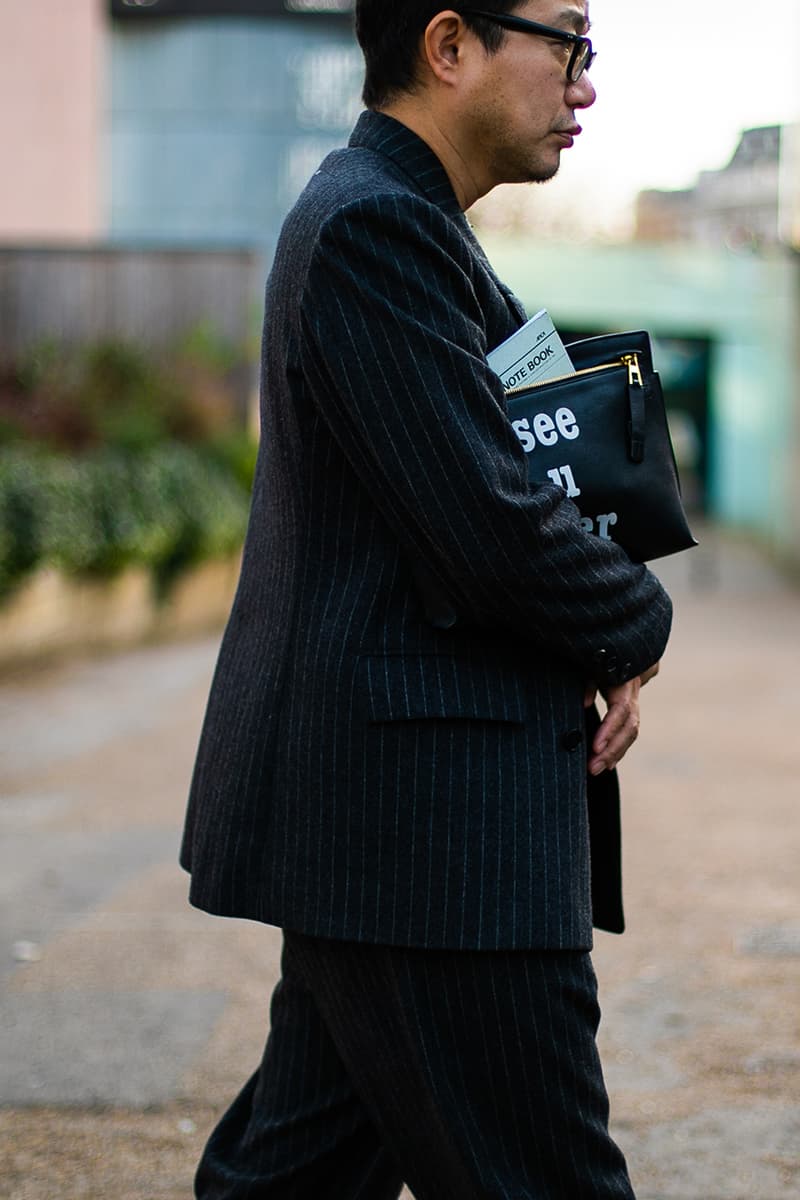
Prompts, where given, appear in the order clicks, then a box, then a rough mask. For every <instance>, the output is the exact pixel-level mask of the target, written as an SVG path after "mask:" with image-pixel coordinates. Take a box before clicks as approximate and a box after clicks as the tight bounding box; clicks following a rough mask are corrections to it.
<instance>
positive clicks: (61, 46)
mask: <svg viewBox="0 0 800 1200" xmlns="http://www.w3.org/2000/svg"><path fill="white" fill-rule="evenodd" d="M105 44H106V26H105V0H0V148H2V149H1V151H0V152H1V153H2V168H1V169H0V179H1V180H2V182H0V241H2V242H6V243H8V242H20V241H37V240H47V241H51V240H69V241H81V240H86V239H90V238H93V237H96V236H97V235H98V234H99V233H101V231H102V224H103V214H102V197H101V194H100V192H101V177H102V176H101V164H100V161H99V155H100V133H101V122H102V116H103V111H104V108H105V102H104V96H103V90H102V89H103V65H104V64H103V58H104V49H105Z"/></svg>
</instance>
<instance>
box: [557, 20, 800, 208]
mask: <svg viewBox="0 0 800 1200" xmlns="http://www.w3.org/2000/svg"><path fill="white" fill-rule="evenodd" d="M590 17H591V20H592V33H591V36H592V40H593V42H594V45H595V49H596V50H597V52H598V57H597V61H596V62H595V64H594V66H593V67H592V81H593V83H594V85H595V87H596V89H597V97H598V98H597V103H596V104H595V105H594V107H593V108H591V109H589V110H587V111H585V112H584V113H582V114H580V115H579V118H578V119H579V120H580V122H581V124H582V125H583V127H584V133H583V135H582V136H581V138H579V140H578V142H577V143H576V145H575V147H574V148H573V149H572V150H570V151H568V152H567V153H566V154H564V155H563V156H562V164H563V165H562V168H561V171H560V173H559V176H558V178H557V179H556V180H554V181H553V182H552V183H550V184H548V185H547V186H546V187H545V188H542V189H537V190H539V191H540V194H541V199H539V198H537V200H536V203H540V202H542V201H544V202H545V203H546V204H547V206H548V207H549V206H550V205H553V204H557V203H558V202H559V200H560V198H564V199H565V200H566V198H567V197H569V201H568V203H569V207H570V208H575V209H576V210H579V211H580V215H581V217H582V218H583V219H584V220H586V221H587V222H588V223H592V224H594V223H595V222H597V223H599V224H614V223H615V221H616V220H618V219H619V218H620V217H621V216H622V215H624V214H625V213H626V211H627V206H628V204H629V202H630V200H631V199H632V197H633V196H634V195H635V193H636V192H637V191H639V190H640V189H642V188H647V187H657V188H675V187H686V186H689V185H691V184H692V183H693V182H694V180H695V178H696V176H697V174H698V172H699V171H701V170H704V169H716V168H718V167H722V166H724V165H725V163H726V162H727V161H728V160H729V158H730V156H731V154H732V152H733V150H734V149H735V146H736V143H737V141H738V134H739V131H740V130H742V129H745V128H750V127H752V126H756V125H771V124H783V123H786V122H790V121H798V120H800V57H799V55H800V0H767V3H765V4H764V5H763V7H762V6H761V5H760V4H756V3H753V0H713V2H711V0H590ZM578 196H581V197H582V199H581V202H580V205H578V203H577V198H578Z"/></svg>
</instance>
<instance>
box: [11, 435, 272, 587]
mask: <svg viewBox="0 0 800 1200" xmlns="http://www.w3.org/2000/svg"><path fill="white" fill-rule="evenodd" d="M252 455H253V447H252V444H251V442H250V441H249V440H247V439H242V438H241V437H237V436H236V435H231V437H229V438H228V439H223V440H221V441H218V442H217V443H214V444H212V445H208V446H206V447H200V448H198V447H190V446H186V445H181V444H179V443H177V442H165V443H163V444H161V445H158V446H153V447H151V448H149V449H146V450H140V451H139V452H138V453H130V452H125V451H123V450H120V449H110V448H104V449H99V450H96V451H92V452H90V453H87V454H83V455H79V456H69V455H64V454H57V453H53V452H52V451H49V450H46V449H43V448H41V447H39V448H36V447H31V446H25V445H22V444H21V443H19V442H13V443H11V444H10V445H6V446H5V447H3V448H2V449H0V597H2V596H3V595H6V594H8V592H9V591H11V589H12V588H13V587H14V586H15V585H16V584H17V583H19V582H20V580H21V579H23V578H24V576H25V575H26V574H27V573H28V572H30V571H31V570H33V569H34V568H36V567H38V566H43V565H52V566H56V567H59V568H60V569H61V570H62V571H64V572H65V573H66V574H68V575H75V574H84V575H86V574H88V575H100V576H103V575H105V576H109V575H113V574H115V573H116V572H118V571H120V570H121V569H122V568H123V567H126V566H128V565H131V564H140V565H145V566H147V567H149V568H151V570H152V571H153V574H154V577H155V580H156V583H157V584H158V585H159V586H160V587H162V588H163V587H166V586H167V585H168V583H169V582H170V580H171V579H172V578H173V577H174V575H175V574H176V573H177V572H179V571H180V570H182V569H183V568H185V567H186V566H189V565H191V564H192V563H196V562H199V561H202V560H204V559H209V558H218V557H223V556H225V555H228V554H231V553H233V552H235V551H236V550H237V549H238V548H239V547H240V546H241V543H242V539H243V536H244V531H245V527H246V523H247V512H248V507H249V496H248V483H249V479H250V477H251V468H252Z"/></svg>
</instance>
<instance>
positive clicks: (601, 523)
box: [597, 512, 617, 542]
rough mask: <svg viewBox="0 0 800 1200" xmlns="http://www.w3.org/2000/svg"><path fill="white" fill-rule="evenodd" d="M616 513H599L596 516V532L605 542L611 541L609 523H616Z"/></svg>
mask: <svg viewBox="0 0 800 1200" xmlns="http://www.w3.org/2000/svg"><path fill="white" fill-rule="evenodd" d="M616 523H617V514H616V513H613V512H612V513H601V514H600V516H599V517H598V518H597V532H598V534H599V536H600V537H601V538H605V540H606V541H607V542H610V541H611V534H610V533H609V532H608V527H609V525H616Z"/></svg>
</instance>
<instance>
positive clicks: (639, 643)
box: [300, 195, 671, 683]
mask: <svg viewBox="0 0 800 1200" xmlns="http://www.w3.org/2000/svg"><path fill="white" fill-rule="evenodd" d="M476 269H477V267H476V264H475V261H474V259H473V258H472V256H471V254H470V253H469V252H468V250H467V248H466V245H465V242H464V238H463V233H462V232H461V231H460V230H459V228H458V226H457V224H456V223H454V222H453V221H452V220H451V219H450V218H449V217H447V216H446V215H445V214H444V213H442V212H441V211H440V210H439V209H437V208H436V207H435V206H433V205H431V204H429V203H427V202H426V201H424V200H422V199H421V198H417V197H413V196H409V195H402V196H397V195H383V196H373V197H370V198H369V199H366V200H361V201H358V202H355V203H353V204H351V205H349V206H347V207H346V208H344V209H342V210H340V211H339V212H338V213H336V215H335V216H333V217H332V218H330V219H329V220H328V221H327V222H326V223H325V224H324V225H323V227H322V230H321V232H320V236H319V239H318V242H317V245H316V246H315V248H314V251H313V254H312V258H311V266H310V270H309V275H308V279H307V283H306V288H305V293H304V297H303V302H302V307H301V315H300V321H301V335H300V347H301V350H300V354H301V368H302V369H303V371H304V373H305V374H306V378H307V380H308V382H309V386H310V389H311V392H312V395H313V397H314V399H315V402H316V403H317V405H318V407H319V410H320V413H321V416H322V419H323V420H324V421H325V422H326V423H327V424H328V426H329V428H330V430H331V432H332V434H333V436H334V437H335V438H336V439H337V441H338V442H339V444H340V445H341V447H342V449H343V451H344V453H345V454H346V455H347V457H348V459H349V461H350V463H351V465H352V467H353V469H354V471H355V472H356V473H357V475H358V476H359V478H360V480H361V482H362V484H363V485H364V486H365V487H366V488H367V489H368V490H369V492H370V493H371V495H372V497H373V499H374V502H375V504H376V505H377V506H378V508H379V509H380V510H381V512H382V514H383V516H384V517H385V519H386V520H387V521H388V522H389V524H390V525H391V527H392V528H393V530H394V532H395V534H396V536H397V537H398V538H399V540H400V542H401V543H402V544H403V545H404V547H405V549H406V551H407V552H408V553H409V555H410V556H411V558H412V560H415V559H416V560H419V561H421V562H422V563H424V565H425V567H426V568H427V569H428V570H429V571H430V572H431V573H432V574H433V575H434V577H435V578H436V579H437V580H438V581H439V582H440V583H441V585H442V586H443V587H444V588H445V589H446V590H447V591H448V593H449V594H450V595H451V596H452V597H453V599H454V602H455V607H456V609H457V610H458V612H459V615H460V616H461V617H462V618H464V619H466V620H467V621H470V622H474V623H477V624H480V625H482V626H489V627H504V628H506V629H509V630H512V631H514V632H515V633H516V634H517V635H519V636H520V637H522V638H524V639H525V640H526V641H528V642H530V643H533V645H534V646H535V647H537V648H539V649H540V650H542V651H544V652H546V653H547V654H548V655H550V656H555V657H556V658H559V659H561V660H565V661H567V662H569V663H570V664H572V665H574V666H576V667H577V668H579V669H580V670H581V671H582V672H583V673H584V674H585V676H586V677H591V678H594V679H597V680H598V681H599V682H601V683H604V682H605V683H617V682H621V681H622V680H624V679H628V678H632V677H633V676H634V675H637V674H639V673H641V672H642V671H643V670H645V668H647V667H649V666H650V665H651V664H652V663H653V662H655V661H657V660H658V659H659V658H660V657H661V654H662V652H663V650H664V646H665V645H666V641H667V637H668V635H669V627H670V621H671V605H670V601H669V598H668V596H667V595H666V593H665V591H664V590H663V588H662V587H661V585H660V583H659V582H658V580H657V579H656V578H655V576H653V575H652V574H651V573H650V572H649V571H648V570H647V569H646V568H645V567H643V566H641V565H638V564H634V563H632V562H631V561H630V560H629V559H628V557H627V555H626V554H625V553H624V551H623V550H622V549H620V548H619V547H618V546H616V545H615V544H613V543H611V542H608V541H604V540H602V539H600V538H597V537H595V536H593V535H591V534H588V533H586V532H585V531H584V529H583V528H582V526H581V524H580V521H579V512H578V509H577V508H576V507H575V505H574V504H573V503H572V502H571V501H570V500H568V499H567V497H566V493H565V491H564V490H563V489H562V488H560V487H558V486H557V485H555V484H552V483H547V484H543V485H532V484H530V483H529V481H528V479H527V472H526V465H525V456H524V453H523V451H522V448H521V446H520V444H519V441H518V439H517V437H516V435H515V434H514V431H513V429H512V427H511V424H510V422H509V420H508V418H507V416H506V411H505V403H504V396H503V390H502V386H501V384H500V382H499V380H498V379H497V378H496V376H495V375H494V373H493V372H492V371H491V369H490V368H489V367H488V365H487V363H486V353H487V350H489V349H491V347H488V346H487V345H486V333H485V322H484V319H483V314H482V312H481V310H480V306H479V303H478V299H477V295H476V290H475V287H474V285H473V277H472V272H473V271H474V270H476Z"/></svg>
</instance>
